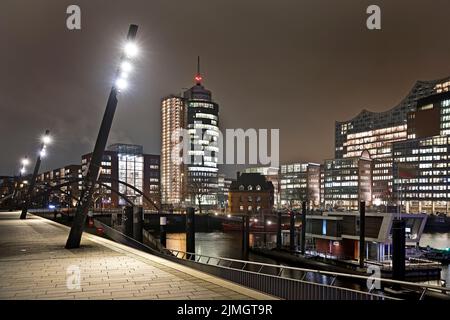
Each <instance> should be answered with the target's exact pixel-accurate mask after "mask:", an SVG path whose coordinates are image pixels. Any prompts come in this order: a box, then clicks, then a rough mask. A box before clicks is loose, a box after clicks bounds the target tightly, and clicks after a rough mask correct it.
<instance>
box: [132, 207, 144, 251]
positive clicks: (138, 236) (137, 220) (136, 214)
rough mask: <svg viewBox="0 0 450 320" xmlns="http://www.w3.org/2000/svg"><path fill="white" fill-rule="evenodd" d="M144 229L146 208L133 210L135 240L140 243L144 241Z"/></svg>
mask: <svg viewBox="0 0 450 320" xmlns="http://www.w3.org/2000/svg"><path fill="white" fill-rule="evenodd" d="M143 228H144V208H143V207H140V206H139V207H134V208H133V239H134V240H136V241H139V242H142V241H143V238H142V229H143Z"/></svg>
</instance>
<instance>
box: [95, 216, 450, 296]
mask: <svg viewBox="0 0 450 320" xmlns="http://www.w3.org/2000/svg"><path fill="white" fill-rule="evenodd" d="M95 224H96V225H97V226H102V227H104V228H105V233H106V234H107V235H108V236H109V237H110V238H112V239H113V240H115V241H117V242H119V243H123V244H126V245H129V246H132V247H135V248H137V249H140V250H143V251H146V252H149V253H151V254H154V255H157V256H160V257H162V258H165V259H167V260H171V261H174V262H177V263H180V264H184V265H186V266H189V267H191V268H194V269H196V270H199V271H203V272H205V273H209V274H212V275H215V276H217V277H220V278H223V279H226V280H229V281H232V282H235V283H238V284H240V285H243V286H246V287H249V288H252V289H255V290H258V291H261V292H264V293H267V294H270V295H273V296H276V297H279V298H282V299H292V300H296V299H297V300H298V299H303V300H347V299H348V300H398V298H396V297H393V296H389V295H386V294H385V293H384V292H383V291H380V290H377V289H376V288H375V286H374V285H372V286H371V287H370V288H368V289H367V290H366V291H363V290H362V289H353V288H346V287H344V286H342V284H341V282H342V280H347V281H348V280H350V281H349V283H350V282H351V283H355V282H358V281H359V282H364V285H366V283H367V280H369V276H362V275H352V274H346V273H338V272H330V271H321V270H314V269H307V268H297V267H289V266H284V265H274V264H269V263H261V262H253V261H245V260H238V259H231V258H223V257H215V256H209V255H204V254H198V253H192V252H185V251H181V250H175V249H167V248H164V247H158V248H157V249H156V248H151V247H150V246H148V245H145V244H143V243H141V242H138V241H136V240H134V239H133V238H130V237H127V236H126V235H124V234H123V233H121V232H120V231H118V230H115V229H113V228H111V227H109V226H106V225H105V224H103V223H101V222H100V221H98V220H95ZM324 278H326V279H324ZM377 280H378V281H380V284H381V287H389V286H394V285H399V286H401V288H403V289H405V288H406V289H410V290H413V291H414V292H415V295H416V297H417V299H423V298H424V297H425V295H426V293H427V292H437V293H441V294H442V293H445V294H446V295H447V296H448V295H449V294H450V288H442V287H439V286H433V285H425V284H416V283H411V282H404V281H396V280H390V279H382V278H375V277H372V278H371V281H377ZM324 281H325V282H326V283H324Z"/></svg>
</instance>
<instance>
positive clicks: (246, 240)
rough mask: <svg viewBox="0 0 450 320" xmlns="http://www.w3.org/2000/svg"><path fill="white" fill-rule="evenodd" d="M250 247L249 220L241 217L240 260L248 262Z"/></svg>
mask: <svg viewBox="0 0 450 320" xmlns="http://www.w3.org/2000/svg"><path fill="white" fill-rule="evenodd" d="M249 247H250V218H249V216H248V215H245V216H242V259H243V260H248V255H249Z"/></svg>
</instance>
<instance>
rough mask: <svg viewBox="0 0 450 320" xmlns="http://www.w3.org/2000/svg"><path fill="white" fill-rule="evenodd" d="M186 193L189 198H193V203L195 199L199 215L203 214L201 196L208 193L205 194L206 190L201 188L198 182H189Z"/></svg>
mask: <svg viewBox="0 0 450 320" xmlns="http://www.w3.org/2000/svg"><path fill="white" fill-rule="evenodd" d="M188 193H189V195H190V196H191V198H193V200H194V201H193V202H194V203H195V199H197V202H198V210H199V212H200V214H202V213H203V210H202V209H203V208H202V201H203V196H205V195H207V194H208V193H207V192H206V190H205V189H204V188H202V184H201V183H200V182H197V181H190V182H189V183H188Z"/></svg>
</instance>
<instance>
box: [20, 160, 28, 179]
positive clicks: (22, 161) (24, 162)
mask: <svg viewBox="0 0 450 320" xmlns="http://www.w3.org/2000/svg"><path fill="white" fill-rule="evenodd" d="M20 163H21V164H22V166H21V167H20V175H21V176H22V175H24V174H25V172H26V171H27V166H28V164H29V163H30V161H29V160H28V158H27V157H25V158H23V159H22V160H21V161H20Z"/></svg>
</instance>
